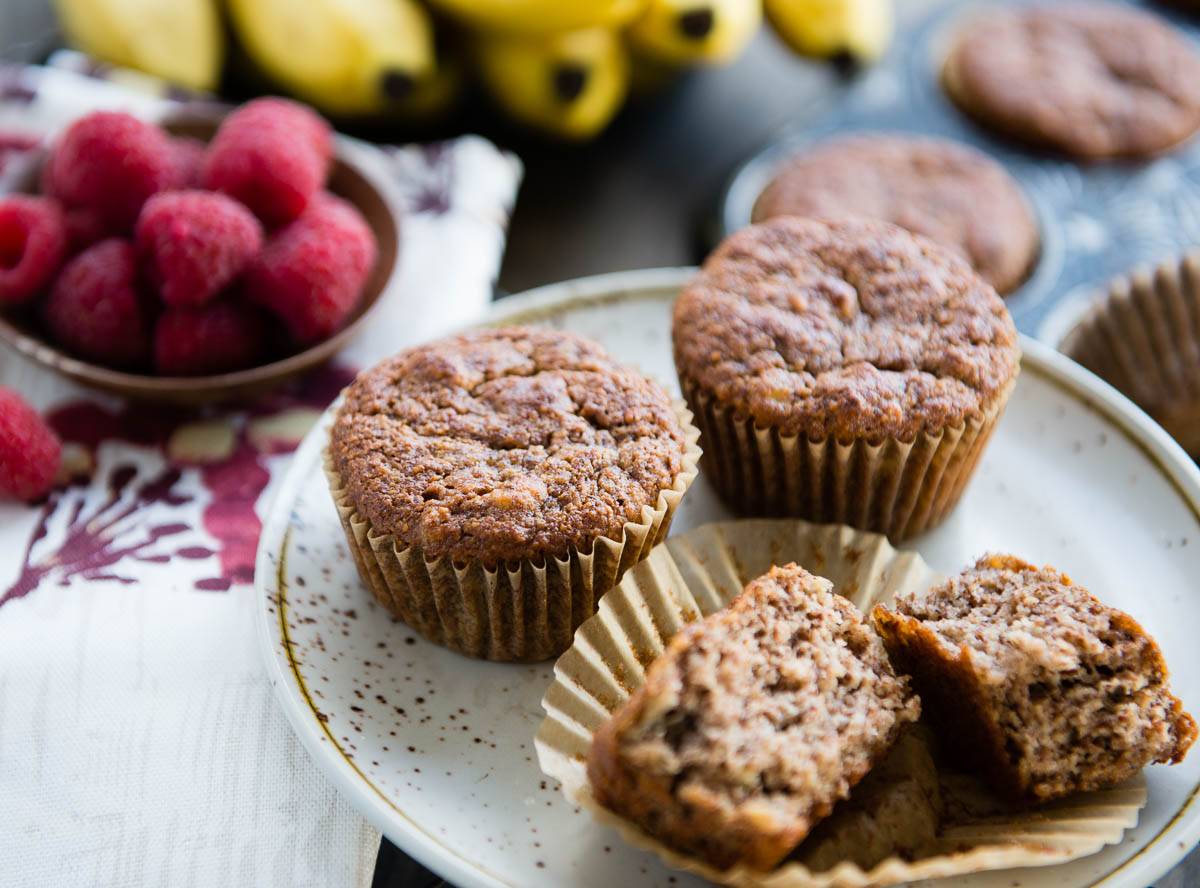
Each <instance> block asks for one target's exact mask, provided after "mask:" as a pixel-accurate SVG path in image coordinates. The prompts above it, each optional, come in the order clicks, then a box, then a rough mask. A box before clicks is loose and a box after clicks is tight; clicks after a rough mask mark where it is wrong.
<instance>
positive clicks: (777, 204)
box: [753, 133, 1039, 294]
mask: <svg viewBox="0 0 1200 888" xmlns="http://www.w3.org/2000/svg"><path fill="white" fill-rule="evenodd" d="M981 207H986V208H987V211H986V212H980V208H981ZM774 216H809V217H811V218H815V219H844V218H846V217H847V216H865V217H868V218H872V219H882V220H884V221H885V222H893V223H895V224H896V225H899V226H900V227H902V228H906V229H908V230H909V231H912V232H915V233H917V234H923V235H925V236H926V237H928V238H929V239H931V240H935V241H937V242H938V243H939V244H943V245H944V246H948V247H953V248H954V249H956V250H957V251H958V252H959V253H961V254H962V255H963V256H965V257H966V258H967V260H968V261H969V262H970V263H971V265H972V266H974V268H975V270H976V271H978V272H979V274H980V275H981V276H982V277H983V279H984V280H985V281H987V282H988V283H989V284H991V285H992V286H993V287H995V288H996V290H997V292H999V293H1001V294H1005V293H1009V292H1011V291H1012V290H1015V289H1016V288H1017V287H1018V286H1020V284H1021V282H1022V281H1024V280H1025V278H1026V276H1027V275H1028V274H1029V270H1030V268H1032V266H1033V263H1034V260H1035V259H1036V258H1037V253H1038V241H1039V238H1038V227H1037V222H1036V221H1035V220H1034V217H1033V211H1032V210H1031V209H1030V208H1029V203H1028V202H1027V201H1026V200H1025V196H1024V195H1023V194H1022V193H1021V189H1020V186H1018V185H1017V183H1016V182H1015V181H1014V180H1013V178H1012V176H1010V175H1009V174H1008V173H1007V172H1006V171H1005V169H1004V167H1002V166H1000V164H999V163H997V162H996V161H994V160H992V159H991V158H990V157H988V156H987V155H986V154H984V153H983V152H982V151H978V150H976V149H974V148H972V147H970V146H968V145H963V144H961V143H959V142H951V141H949V140H947V139H934V138H928V137H918V136H906V135H902V134H899V133H863V134H856V135H852V136H841V137H838V138H833V139H827V140H825V141H823V142H820V143H818V144H817V145H814V146H813V147H811V148H810V149H808V150H806V151H804V152H803V153H801V154H799V155H797V156H796V157H793V158H792V159H791V160H789V161H788V162H787V163H786V164H784V166H783V167H782V169H780V171H779V172H778V173H777V174H776V175H775V177H774V178H773V179H772V180H771V182H770V184H768V185H767V187H766V188H765V189H764V190H763V192H762V194H761V195H759V198H758V201H757V202H756V203H755V205H754V214H753V218H754V221H755V222H761V221H763V220H764V219H770V218H772V217H774Z"/></svg>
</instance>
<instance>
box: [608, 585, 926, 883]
mask: <svg viewBox="0 0 1200 888" xmlns="http://www.w3.org/2000/svg"><path fill="white" fill-rule="evenodd" d="M919 714H920V703H919V701H918V700H917V699H916V697H914V696H913V694H912V693H911V691H909V689H908V686H907V680H906V679H903V678H899V677H897V676H896V674H895V673H894V672H893V671H892V669H891V666H890V665H889V664H888V660H887V656H886V654H885V653H884V650H883V646H882V645H881V644H880V642H879V639H878V637H877V636H876V635H875V633H874V632H873V631H872V630H871V627H870V626H869V625H868V624H867V622H866V620H865V618H864V616H863V614H862V613H861V612H860V611H859V610H858V608H856V607H855V606H854V605H853V604H851V603H850V602H849V601H848V600H847V599H845V598H843V597H842V596H840V595H836V594H834V592H833V591H832V585H831V583H830V582H829V581H828V580H826V579H823V578H821V577H816V576H813V575H812V574H810V573H809V572H808V571H806V570H804V569H803V568H801V567H799V566H797V565H795V564H790V565H788V566H786V567H774V568H772V569H771V570H770V572H768V573H767V574H765V575H764V576H762V577H759V578H758V579H756V580H754V581H752V582H751V583H750V584H749V585H747V586H746V588H745V590H744V591H743V592H742V593H741V595H739V596H738V597H737V598H735V599H734V600H733V602H731V603H730V605H729V606H728V608H726V609H725V610H722V611H718V612H717V613H715V614H713V615H711V616H709V617H707V618H705V619H704V620H701V621H698V622H695V623H692V624H690V625H688V626H687V627H685V628H684V629H683V631H682V632H680V633H679V634H678V635H676V636H675V637H674V638H673V639H672V640H671V642H670V644H669V645H668V646H667V649H666V651H665V652H664V653H663V655H662V656H661V657H660V658H659V659H657V660H655V661H654V663H653V665H651V667H650V669H649V671H648V673H647V675H646V683H645V684H644V685H642V686H641V687H640V688H638V689H637V690H636V691H635V692H634V693H633V695H632V696H631V697H630V698H629V699H628V700H627V701H626V702H625V703H624V704H623V705H622V706H621V708H620V709H618V710H617V711H616V712H614V713H613V715H612V717H611V718H610V719H609V720H608V721H607V722H606V723H605V724H604V725H602V726H601V727H600V729H599V730H597V731H596V734H595V737H594V739H593V741H592V746H591V751H590V754H589V756H588V763H587V770H588V779H589V781H590V783H591V787H592V792H593V793H594V795H595V797H596V799H597V801H599V802H600V803H601V804H602V805H605V806H606V807H608V808H610V809H612V810H614V811H616V812H617V813H618V814H620V815H622V816H623V817H626V818H628V819H629V820H632V821H633V822H635V823H637V824H638V825H639V826H640V827H642V828H643V829H644V830H645V831H646V832H648V833H649V834H651V835H653V836H655V837H656V838H658V839H660V840H662V841H663V842H665V843H667V844H668V845H670V846H671V847H673V848H675V849H677V850H680V851H683V852H684V853H687V854H690V855H694V856H696V857H699V858H702V859H703V860H705V861H706V862H708V863H709V864H710V865H711V866H713V867H715V868H717V869H728V868H729V867H732V866H735V865H739V864H741V865H745V866H748V867H750V868H753V869H757V870H769V869H771V868H772V867H774V866H776V865H777V864H778V863H779V862H780V861H781V860H782V859H783V858H784V857H785V856H786V855H787V854H788V853H789V852H790V851H791V850H792V848H794V847H795V846H796V844H797V843H799V842H800V840H801V839H803V838H804V837H805V836H806V835H807V834H808V832H809V831H810V830H811V829H812V827H813V826H814V825H815V824H816V823H817V822H818V821H819V820H821V818H823V817H825V816H826V815H827V814H829V812H830V810H831V809H832V808H833V805H834V803H835V802H836V801H837V800H838V799H842V798H845V797H846V796H848V795H849V794H850V788H851V787H852V786H854V784H856V783H857V782H858V781H859V780H861V779H862V778H863V777H864V776H865V775H866V774H867V772H868V771H870V770H871V767H872V766H873V765H874V764H875V763H876V762H877V761H879V760H880V759H882V758H883V756H884V755H885V754H886V753H887V750H888V749H889V748H890V747H891V745H892V743H893V742H894V741H895V739H896V736H897V735H898V733H899V731H900V729H901V727H903V726H904V725H905V724H907V723H908V722H911V721H915V720H916V718H917V716H918V715H919Z"/></svg>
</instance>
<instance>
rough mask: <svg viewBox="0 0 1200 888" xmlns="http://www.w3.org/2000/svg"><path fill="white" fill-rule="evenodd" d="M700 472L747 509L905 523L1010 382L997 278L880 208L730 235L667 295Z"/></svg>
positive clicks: (960, 462) (963, 468)
mask: <svg viewBox="0 0 1200 888" xmlns="http://www.w3.org/2000/svg"><path fill="white" fill-rule="evenodd" d="M672 337H673V341H674V351H675V366H676V369H677V371H678V373H679V379H680V384H681V386H682V388H683V391H684V396H685V397H686V398H687V400H688V402H689V404H690V405H691V406H692V409H693V411H695V413H696V422H697V424H698V425H699V427H700V429H701V431H702V433H703V435H704V440H705V451H706V455H705V463H704V467H705V471H706V472H707V473H708V474H709V476H710V478H711V479H712V480H713V482H714V484H715V485H716V487H717V489H718V490H719V491H720V493H721V495H722V496H723V498H724V499H726V500H727V501H728V502H729V503H730V504H731V505H733V506H734V507H735V508H738V509H740V510H741V511H743V512H746V513H750V514H786V515H795V516H798V517H803V518H808V519H810V520H816V521H838V522H844V523H848V524H852V525H854V526H856V527H862V528H864V529H869V530H880V531H883V532H885V533H887V534H888V535H889V536H892V537H893V538H902V537H905V536H908V535H911V534H914V533H919V532H920V531H922V530H924V529H926V528H928V527H930V526H932V525H933V524H935V523H937V521H939V520H940V519H941V518H942V516H943V515H944V514H945V513H946V512H947V511H948V510H949V508H950V507H951V506H953V504H954V503H955V502H956V501H957V500H958V497H959V495H960V494H961V493H962V490H963V488H964V487H965V485H966V482H967V479H968V478H969V477H970V474H971V472H972V471H973V469H974V466H975V464H976V462H977V461H978V458H979V456H980V455H981V453H982V450H983V447H984V445H985V444H986V441H987V439H988V436H989V435H990V433H991V430H992V428H993V426H994V424H995V422H996V420H997V419H998V417H999V415H1000V412H1001V410H1002V409H1003V406H1004V404H1005V402H1006V401H1007V398H1008V395H1009V393H1010V391H1011V388H1012V385H1013V382H1014V380H1015V377H1016V374H1017V369H1018V362H1019V359H1020V351H1019V347H1018V344H1017V333H1016V329H1015V327H1014V326H1013V323H1012V318H1011V317H1010V316H1009V314H1008V310H1007V309H1006V308H1005V307H1004V302H1003V300H1001V299H1000V297H999V296H998V295H996V291H995V290H994V289H993V288H992V287H991V286H990V285H988V284H987V283H986V282H985V281H984V280H982V279H981V278H980V277H979V275H978V274H976V273H975V272H974V271H973V270H972V269H971V268H970V266H968V265H967V263H966V262H965V261H964V260H963V259H962V258H960V257H959V256H958V255H956V254H955V253H954V252H953V251H951V250H950V249H948V248H946V247H941V246H938V245H937V244H934V243H933V242H932V241H929V240H927V239H925V238H922V237H920V236H918V235H913V234H910V233H909V232H907V231H904V230H903V229H900V228H898V227H896V226H894V225H889V224H887V223H884V222H877V221H866V220H847V221H843V222H831V223H824V222H818V221H814V220H809V219H801V218H797V217H786V216H785V217H779V218H777V219H773V220H770V221H768V222H765V223H762V224H760V225H755V226H751V227H749V228H747V229H744V230H742V231H740V232H738V233H736V234H734V235H732V236H731V237H729V238H727V239H726V240H725V241H724V242H723V243H722V244H721V245H720V246H719V247H718V248H717V250H716V251H715V252H714V253H713V254H712V255H711V256H710V257H709V258H708V260H707V261H706V262H705V263H704V266H703V267H702V268H701V270H700V272H699V274H697V275H696V277H695V278H693V279H692V281H691V282H690V283H689V284H688V285H687V286H686V287H685V288H684V289H683V291H682V293H681V294H680V296H679V298H678V300H677V301H676V303H675V308H674V314H673V325H672Z"/></svg>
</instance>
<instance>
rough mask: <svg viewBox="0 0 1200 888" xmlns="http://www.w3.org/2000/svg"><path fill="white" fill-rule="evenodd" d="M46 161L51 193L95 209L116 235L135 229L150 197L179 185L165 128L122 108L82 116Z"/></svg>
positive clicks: (69, 203) (45, 178)
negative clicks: (121, 109) (144, 205)
mask: <svg viewBox="0 0 1200 888" xmlns="http://www.w3.org/2000/svg"><path fill="white" fill-rule="evenodd" d="M46 163H47V166H46V169H45V171H44V174H43V184H44V187H45V188H46V190H47V191H48V192H49V194H50V195H51V196H53V197H57V198H58V199H59V200H61V201H62V202H63V203H64V204H66V205H67V206H69V207H85V208H87V209H90V210H93V211H94V212H95V213H97V214H98V215H99V216H100V217H101V218H102V219H103V220H104V221H105V223H106V224H107V225H108V226H109V232H110V233H112V234H120V233H126V232H128V231H130V230H131V229H132V228H133V223H134V222H135V221H136V220H137V216H138V213H139V212H140V211H141V209H142V204H143V203H145V202H146V198H148V197H150V195H152V194H155V193H156V192H159V191H165V190H166V189H168V188H174V187H175V186H176V185H177V183H178V176H179V169H180V168H179V162H178V160H177V159H176V152H175V148H174V146H173V145H172V143H171V139H170V137H169V136H168V135H167V134H166V133H165V132H163V131H162V130H161V129H159V128H158V127H156V126H154V125H153V124H150V123H146V122H145V121H144V120H139V119H138V118H136V117H134V116H133V115H132V114H126V113H124V112H120V111H95V112H93V113H91V114H88V115H86V116H84V117H81V118H79V119H78V120H76V121H75V122H74V123H73V124H71V126H70V127H68V129H67V131H66V132H65V133H63V135H62V137H61V138H60V139H59V140H58V142H57V143H56V144H55V146H54V148H53V149H52V150H51V152H50V157H49V159H48V160H47V162H46Z"/></svg>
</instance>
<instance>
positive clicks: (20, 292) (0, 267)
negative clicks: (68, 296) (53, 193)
mask: <svg viewBox="0 0 1200 888" xmlns="http://www.w3.org/2000/svg"><path fill="white" fill-rule="evenodd" d="M66 252H67V229H66V222H65V221H64V219H63V212H62V208H61V207H60V206H59V205H58V202H57V201H54V200H51V199H49V198H45V197H34V196H32V195H28V194H14V195H12V196H11V197H6V198H4V199H3V200H0V305H17V304H20V303H24V302H28V301H29V300H30V299H32V298H33V297H34V296H36V295H37V294H38V293H39V292H41V291H42V289H43V288H44V287H45V286H46V285H47V284H49V283H50V281H51V280H52V279H53V277H54V275H55V274H57V273H58V269H59V266H61V265H62V261H63V259H64V258H65V256H66Z"/></svg>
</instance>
